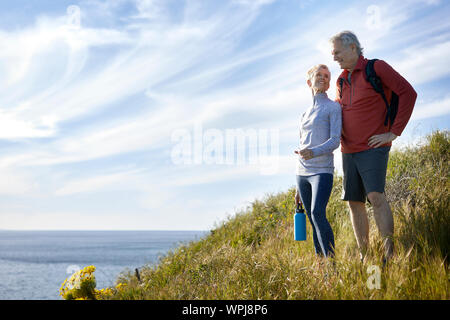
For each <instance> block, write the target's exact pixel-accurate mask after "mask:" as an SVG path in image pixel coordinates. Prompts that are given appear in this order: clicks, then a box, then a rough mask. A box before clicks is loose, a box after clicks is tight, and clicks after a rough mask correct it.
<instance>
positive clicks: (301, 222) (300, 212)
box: [294, 203, 306, 241]
mask: <svg viewBox="0 0 450 320" xmlns="http://www.w3.org/2000/svg"><path fill="white" fill-rule="evenodd" d="M294 238H295V240H296V241H305V240H306V215H305V210H304V209H303V206H302V204H301V203H299V204H298V205H297V209H296V210H295V215H294Z"/></svg>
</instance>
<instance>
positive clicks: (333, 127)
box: [310, 102, 342, 157]
mask: <svg viewBox="0 0 450 320" xmlns="http://www.w3.org/2000/svg"><path fill="white" fill-rule="evenodd" d="M329 116H330V138H329V139H328V140H326V141H325V142H324V143H321V144H319V145H317V146H315V147H312V148H310V150H311V151H312V153H313V157H319V156H321V155H324V154H327V153H331V152H333V150H334V149H336V148H337V147H339V143H340V141H341V130H342V110H341V106H340V105H339V104H338V103H336V102H334V103H333V108H332V110H331V112H330V115H329Z"/></svg>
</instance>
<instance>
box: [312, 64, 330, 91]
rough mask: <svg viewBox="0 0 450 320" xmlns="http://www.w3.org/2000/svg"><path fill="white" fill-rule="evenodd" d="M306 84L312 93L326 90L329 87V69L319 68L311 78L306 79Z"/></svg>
mask: <svg viewBox="0 0 450 320" xmlns="http://www.w3.org/2000/svg"><path fill="white" fill-rule="evenodd" d="M308 85H309V87H310V88H311V89H313V90H314V93H317V92H326V91H327V90H328V88H329V87H330V71H328V69H325V68H319V70H317V71H316V72H314V75H313V77H312V78H311V80H308Z"/></svg>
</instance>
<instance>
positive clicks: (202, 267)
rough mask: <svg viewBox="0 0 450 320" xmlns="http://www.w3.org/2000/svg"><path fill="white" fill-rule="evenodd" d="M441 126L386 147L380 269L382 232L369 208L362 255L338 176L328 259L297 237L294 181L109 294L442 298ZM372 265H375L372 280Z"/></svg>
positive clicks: (445, 145)
mask: <svg viewBox="0 0 450 320" xmlns="http://www.w3.org/2000/svg"><path fill="white" fill-rule="evenodd" d="M449 145H450V139H449V133H448V132H435V133H434V134H433V135H431V136H429V137H428V138H427V141H426V142H425V143H424V144H423V145H422V146H419V147H414V148H408V149H405V150H403V151H398V152H393V153H392V154H391V159H390V163H389V169H388V171H389V172H388V176H387V194H388V196H389V197H390V199H391V204H392V207H393V212H394V222H395V238H394V243H395V248H396V252H395V257H394V258H393V260H392V261H391V263H389V264H388V266H387V267H386V268H385V269H384V270H381V259H382V250H381V239H380V237H379V234H378V231H377V229H376V226H375V222H374V220H373V217H372V216H370V217H369V218H370V239H371V240H370V241H371V245H370V247H371V250H370V252H369V254H368V258H367V259H366V261H364V263H361V262H360V261H359V253H358V250H357V247H356V241H355V238H354V235H353V230H352V227H351V222H350V219H349V217H348V209H347V207H346V204H345V203H344V202H343V201H341V200H340V194H341V178H340V177H337V176H335V182H334V187H333V192H332V196H331V198H330V202H329V205H328V209H327V215H328V218H329V221H330V223H331V225H332V228H333V231H334V233H335V241H336V257H335V259H334V263H332V262H330V261H327V260H324V259H322V258H319V257H317V256H315V254H314V249H313V243H312V237H311V234H312V233H311V226H310V225H309V224H308V229H307V234H308V240H307V241H306V242H296V241H294V240H293V239H294V235H293V212H292V208H293V207H294V202H293V196H294V192H295V189H294V188H291V189H289V190H288V191H287V192H283V193H279V194H275V195H267V196H266V197H265V198H264V199H262V200H255V201H254V202H253V204H252V205H251V206H249V207H248V208H247V209H246V210H244V211H242V212H238V213H236V215H235V216H233V217H231V218H229V220H228V221H225V222H223V223H222V224H221V225H219V226H217V227H216V228H215V229H214V230H212V231H211V232H210V233H209V235H208V236H206V237H205V238H203V239H201V240H199V241H197V242H191V243H187V244H185V245H184V246H181V247H179V248H177V249H176V250H174V251H171V252H169V253H168V254H167V255H166V256H165V257H163V258H162V259H161V260H160V261H159V263H158V264H156V265H149V266H145V267H143V268H142V269H141V278H142V282H141V283H138V281H137V279H136V277H135V276H134V274H133V273H131V272H129V273H124V274H122V275H121V276H120V278H119V279H118V280H117V281H118V282H119V283H126V286H122V287H121V289H119V290H115V293H114V295H113V296H111V297H110V298H111V299H449V274H450V273H449V269H448V253H449V244H450V239H449V230H450V213H449V192H448V187H449V181H450V180H449V170H448V161H449V154H450V148H449ZM371 266H378V267H379V268H380V270H381V274H380V280H381V282H380V287H379V288H371V287H370V286H369V285H368V282H369V283H371V281H372V280H373V274H372V273H371V269H370V267H371Z"/></svg>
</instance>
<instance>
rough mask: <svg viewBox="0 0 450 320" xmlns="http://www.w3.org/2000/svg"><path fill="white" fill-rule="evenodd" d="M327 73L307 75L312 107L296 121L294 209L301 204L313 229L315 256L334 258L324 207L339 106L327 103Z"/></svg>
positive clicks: (336, 141) (338, 134)
mask: <svg viewBox="0 0 450 320" xmlns="http://www.w3.org/2000/svg"><path fill="white" fill-rule="evenodd" d="M330 77H331V74H330V71H329V70H328V67H327V66H326V65H323V64H319V65H316V66H314V67H312V68H311V69H310V70H309V71H308V80H307V84H308V86H309V87H310V88H311V90H312V93H313V104H312V106H311V107H309V108H308V109H307V110H306V112H305V113H304V114H303V115H302V118H301V121H300V145H299V150H296V151H295V153H297V154H298V163H297V176H296V178H297V193H296V195H295V202H296V206H297V205H298V203H299V202H302V203H303V205H304V207H305V210H306V213H307V215H308V218H309V221H310V222H311V225H312V227H313V228H312V229H313V240H314V247H315V251H316V254H318V255H323V256H325V257H328V256H334V234H333V230H332V229H331V226H330V224H329V222H328V220H327V216H326V207H327V204H328V200H329V198H330V195H331V189H332V187H333V173H334V157H333V150H335V149H336V148H337V147H338V146H339V142H340V137H341V129H342V113H341V106H340V105H339V103H337V102H334V101H332V100H330V99H328V96H327V94H326V91H327V90H328V88H329V87H330Z"/></svg>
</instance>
